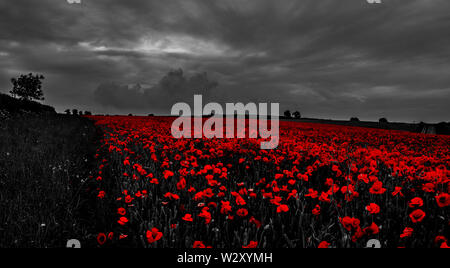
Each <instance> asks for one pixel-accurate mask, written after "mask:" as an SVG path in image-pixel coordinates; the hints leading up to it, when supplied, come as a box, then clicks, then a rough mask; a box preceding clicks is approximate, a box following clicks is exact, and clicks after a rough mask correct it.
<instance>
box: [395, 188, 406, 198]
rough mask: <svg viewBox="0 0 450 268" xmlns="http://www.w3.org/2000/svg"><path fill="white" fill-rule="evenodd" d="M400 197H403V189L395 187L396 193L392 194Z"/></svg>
mask: <svg viewBox="0 0 450 268" xmlns="http://www.w3.org/2000/svg"><path fill="white" fill-rule="evenodd" d="M397 195H400V196H401V197H403V196H404V195H403V193H402V187H395V190H394V192H393V193H392V196H397Z"/></svg>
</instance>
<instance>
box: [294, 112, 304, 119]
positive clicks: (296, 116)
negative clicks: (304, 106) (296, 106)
mask: <svg viewBox="0 0 450 268" xmlns="http://www.w3.org/2000/svg"><path fill="white" fill-rule="evenodd" d="M292 116H293V117H294V118H295V119H300V118H302V114H301V113H300V112H299V111H296V112H294V113H293V114H292Z"/></svg>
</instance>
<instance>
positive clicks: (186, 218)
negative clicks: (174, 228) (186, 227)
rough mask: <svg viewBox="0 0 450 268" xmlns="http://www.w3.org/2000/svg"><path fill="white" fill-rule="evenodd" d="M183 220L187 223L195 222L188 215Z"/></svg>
mask: <svg viewBox="0 0 450 268" xmlns="http://www.w3.org/2000/svg"><path fill="white" fill-rule="evenodd" d="M182 219H183V220H184V221H187V222H193V221H194V219H193V218H192V215H191V214H186V215H185V216H184V217H183V218H182Z"/></svg>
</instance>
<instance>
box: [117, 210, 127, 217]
mask: <svg viewBox="0 0 450 268" xmlns="http://www.w3.org/2000/svg"><path fill="white" fill-rule="evenodd" d="M117 213H118V214H119V215H122V216H125V214H127V211H126V210H125V209H124V208H118V209H117Z"/></svg>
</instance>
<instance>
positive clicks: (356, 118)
mask: <svg viewBox="0 0 450 268" xmlns="http://www.w3.org/2000/svg"><path fill="white" fill-rule="evenodd" d="M350 121H351V122H360V120H359V118H358V117H352V118H350Z"/></svg>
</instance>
